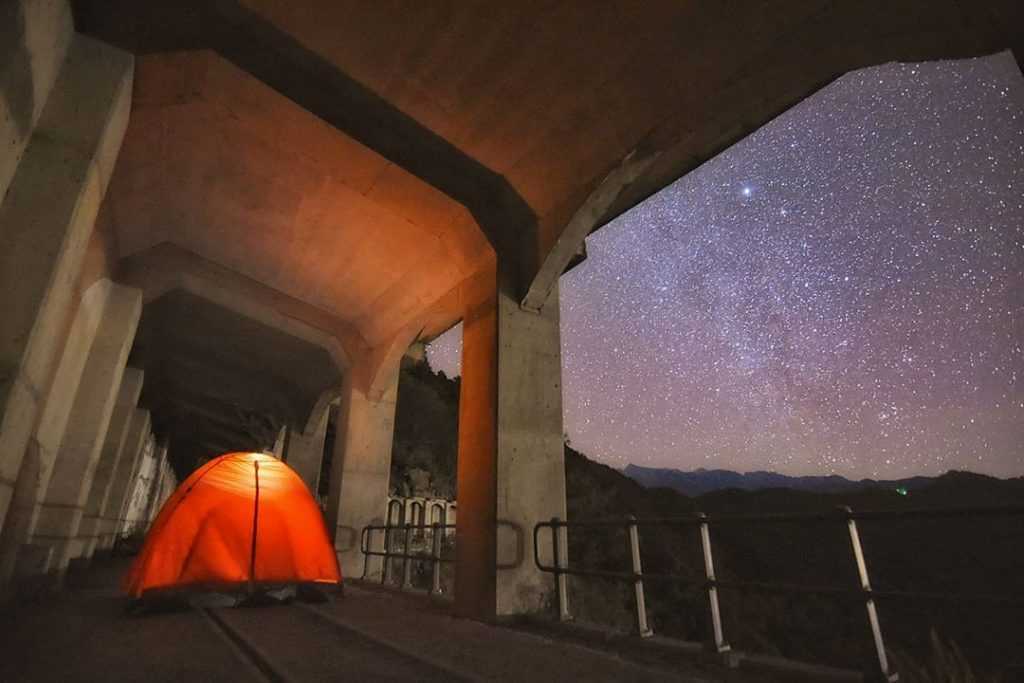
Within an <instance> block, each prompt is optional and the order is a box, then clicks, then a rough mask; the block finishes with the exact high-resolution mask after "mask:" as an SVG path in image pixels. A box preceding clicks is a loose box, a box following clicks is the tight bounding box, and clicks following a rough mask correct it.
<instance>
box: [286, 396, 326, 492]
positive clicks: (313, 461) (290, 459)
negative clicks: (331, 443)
mask: <svg viewBox="0 0 1024 683" xmlns="http://www.w3.org/2000/svg"><path fill="white" fill-rule="evenodd" d="M317 412H318V414H315V415H313V416H312V417H311V418H310V421H309V424H308V425H306V429H304V430H302V431H299V430H298V429H294V428H292V429H291V430H290V433H289V435H288V447H287V449H286V452H285V462H287V463H288V466H289V467H291V468H292V469H293V470H295V471H296V472H298V473H299V476H300V477H302V481H304V482H306V486H307V487H308V488H309V492H310V493H312V494H313V497H314V498H316V490H317V486H318V485H319V483H320V467H321V466H322V465H323V461H324V439H325V438H326V436H327V418H328V417H329V415H330V413H331V406H330V405H325V406H323V408H322V409H319V410H318V411H317Z"/></svg>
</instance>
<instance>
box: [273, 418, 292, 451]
mask: <svg viewBox="0 0 1024 683" xmlns="http://www.w3.org/2000/svg"><path fill="white" fill-rule="evenodd" d="M290 431H291V430H290V429H289V428H288V425H281V428H280V429H279V430H277V437H276V438H275V439H274V446H273V448H272V449H271V451H270V452H271V453H272V454H273V456H274V457H275V458H277V459H278V460H281V459H283V458H284V454H285V451H286V450H287V448H288V438H289V436H290V434H289V432H290Z"/></svg>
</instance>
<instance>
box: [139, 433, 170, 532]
mask: <svg viewBox="0 0 1024 683" xmlns="http://www.w3.org/2000/svg"><path fill="white" fill-rule="evenodd" d="M167 452H168V442H167V439H166V438H165V439H163V440H162V441H159V442H157V446H156V451H155V453H154V459H155V462H154V467H155V468H156V469H155V470H154V472H153V482H152V484H151V488H150V490H149V494H148V495H147V496H146V506H145V511H144V512H143V514H142V521H143V522H144V523H145V526H146V528H147V529H148V528H149V523H150V522H152V521H153V518H154V517H156V515H157V513H158V512H160V506H161V505H162V504H163V500H161V498H160V495H161V493H162V492H163V489H164V478H165V477H167V476H169V475H170V468H169V465H168V463H167Z"/></svg>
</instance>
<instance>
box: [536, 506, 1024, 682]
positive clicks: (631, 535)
mask: <svg viewBox="0 0 1024 683" xmlns="http://www.w3.org/2000/svg"><path fill="white" fill-rule="evenodd" d="M1020 515H1024V505H1002V506H989V507H960V508H934V509H927V508H917V509H910V510H892V511H890V510H875V511H854V510H852V509H850V508H848V507H841V508H839V509H837V510H836V511H834V512H814V513H774V514H764V515H756V514H731V515H730V514H725V515H708V514H704V513H700V512H698V513H694V514H692V515H687V516H681V517H654V518H646V519H637V518H635V517H632V516H630V517H627V518H625V519H603V520H587V521H579V522H576V521H573V522H570V521H566V520H561V519H558V518H557V517H556V518H553V519H551V520H550V521H547V522H540V523H538V524H537V525H535V526H534V528H533V557H534V563H535V564H536V566H537V569H539V570H540V571H542V572H546V573H551V574H554V575H555V589H556V592H557V594H558V609H559V618H560V619H561V620H562V621H568V620H571V619H572V615H571V614H570V612H569V598H568V591H567V588H568V587H567V582H566V577H567V576H583V577H591V578H601V579H609V580H616V581H623V582H628V583H632V584H633V586H634V597H635V600H636V611H635V616H636V625H637V631H638V632H639V634H640V635H641V636H649V635H653V630H652V629H651V628H650V626H649V624H648V621H647V608H646V601H645V598H644V582H645V581H659V582H660V581H665V582H673V583H679V584H683V585H690V586H700V587H702V588H703V589H704V590H706V591H707V597H708V606H709V609H710V612H711V625H712V630H713V642H712V643H711V646H712V647H713V649H714V650H715V651H716V652H718V653H723V654H724V653H727V652H729V651H730V649H731V648H730V646H729V644H728V643H727V642H726V640H725V636H724V632H723V625H722V618H721V612H720V609H719V605H718V593H717V591H718V589H719V588H728V589H740V590H758V591H765V592H773V593H802V594H811V595H826V596H831V597H838V598H845V599H859V600H863V602H864V605H865V609H866V611H867V616H868V623H869V626H870V630H871V637H872V640H873V641H874V646H875V654H876V657H877V660H878V661H877V666H878V669H877V672H878V674H879V675H880V676H881V677H882V678H883V680H896V679H897V678H898V676H897V675H896V674H895V672H893V671H892V670H891V668H890V666H889V662H888V657H887V654H886V651H885V643H884V640H883V638H882V629H881V625H880V623H879V620H878V613H877V611H876V609H875V599H876V598H878V599H902V600H926V601H939V602H972V603H988V604H993V605H998V606H1010V607H1024V597H1020V598H1018V597H1009V596H1001V595H973V594H958V593H954V594H943V593H930V592H923V591H900V590H877V589H874V588H872V587H871V583H870V581H869V578H868V570H867V562H866V560H865V557H864V551H863V548H862V546H861V542H860V534H859V532H858V529H857V521H858V520H878V519H942V518H951V517H1007V516H1020ZM763 522H770V523H771V522H781V523H793V522H796V523H802V522H844V523H845V524H846V526H847V532H848V534H849V538H850V544H851V548H852V550H853V555H854V561H855V563H856V566H857V574H858V578H859V586H857V587H849V588H847V587H842V586H804V585H800V584H788V583H775V582H767V581H743V580H722V579H718V578H716V576H715V569H714V558H713V555H712V552H711V534H710V526H711V525H712V524H715V525H720V524H732V523H741V524H742V523H763ZM645 526H646V527H649V526H660V527H665V526H669V527H677V528H691V527H697V528H698V529H699V530H700V537H701V549H702V552H703V559H704V576H703V577H702V578H696V577H693V576H684V575H681V574H653V573H645V572H644V571H643V568H642V565H641V562H640V527H645ZM570 528H581V529H582V528H591V529H593V528H624V529H625V530H626V535H627V540H628V543H629V556H630V560H631V564H632V567H631V571H609V570H602V569H586V568H578V569H574V568H570V567H569V566H568V564H567V560H566V558H567V557H568V542H567V540H566V533H567V531H568V529H570ZM542 529H550V530H551V537H552V540H551V543H552V557H553V558H554V562H553V564H550V565H547V564H544V563H542V562H541V560H540V532H541V530H542Z"/></svg>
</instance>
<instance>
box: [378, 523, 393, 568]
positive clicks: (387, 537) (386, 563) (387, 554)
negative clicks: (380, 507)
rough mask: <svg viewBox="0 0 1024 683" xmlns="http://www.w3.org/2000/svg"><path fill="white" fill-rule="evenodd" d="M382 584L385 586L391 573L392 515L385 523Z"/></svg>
mask: <svg viewBox="0 0 1024 683" xmlns="http://www.w3.org/2000/svg"><path fill="white" fill-rule="evenodd" d="M380 561H381V567H380V582H381V584H385V583H387V582H388V574H389V573H390V571H391V515H390V514H389V515H388V520H387V521H386V522H385V523H384V555H383V556H381V558H380Z"/></svg>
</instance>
